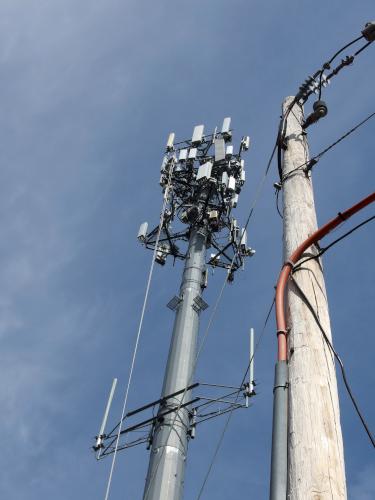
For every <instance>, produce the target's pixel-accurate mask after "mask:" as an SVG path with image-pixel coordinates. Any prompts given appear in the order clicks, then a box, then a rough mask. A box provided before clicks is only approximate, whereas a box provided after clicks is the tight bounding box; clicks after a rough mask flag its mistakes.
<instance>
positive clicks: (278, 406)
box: [270, 361, 288, 500]
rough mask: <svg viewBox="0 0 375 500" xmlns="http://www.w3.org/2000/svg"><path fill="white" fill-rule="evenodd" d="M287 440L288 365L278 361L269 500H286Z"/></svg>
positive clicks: (274, 396) (274, 397)
mask: <svg viewBox="0 0 375 500" xmlns="http://www.w3.org/2000/svg"><path fill="white" fill-rule="evenodd" d="M287 442H288V365H287V362H286V361H278V362H277V363H276V366H275V386H274V388H273V424H272V458H271V487H270V500H286V495H287V464H288V460H287Z"/></svg>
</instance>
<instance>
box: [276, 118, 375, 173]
mask: <svg viewBox="0 0 375 500" xmlns="http://www.w3.org/2000/svg"><path fill="white" fill-rule="evenodd" d="M374 116H375V112H373V113H370V114H369V115H368V116H367V117H366V118H365V119H363V120H362V121H360V122H359V123H357V124H356V125H355V126H354V127H352V128H351V129H350V130H348V131H347V132H345V134H343V135H341V136H340V137H339V138H338V139H337V140H336V141H334V142H333V143H332V144H330V145H329V146H327V147H326V148H324V149H323V150H322V151H320V153H318V154H317V155H315V156H313V157H312V158H310V160H307V161H305V162H304V163H301V164H300V165H298V167H295V168H294V169H292V170H291V171H290V172H288V173H287V174H286V175H285V176H284V177H282V179H281V182H284V181H286V179H288V178H289V177H290V176H291V175H292V174H293V173H295V172H297V171H298V170H301V169H302V168H303V167H307V168H308V170H311V168H312V167H313V166H315V165H316V163H318V161H319V160H320V159H321V158H322V156H324V155H325V154H326V153H328V151H330V150H331V149H332V148H334V147H335V146H337V145H338V144H339V143H340V142H342V141H343V140H344V139H346V138H347V137H349V136H350V135H351V134H353V133H354V132H355V131H356V130H358V129H359V128H360V127H362V126H363V125H364V124H365V123H366V122H368V121H369V120H370V119H371V118H373V117H374Z"/></svg>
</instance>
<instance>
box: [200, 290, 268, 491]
mask: <svg viewBox="0 0 375 500" xmlns="http://www.w3.org/2000/svg"><path fill="white" fill-rule="evenodd" d="M274 305H275V298H274V299H273V301H272V304H271V306H270V308H269V310H268V313H267V316H266V319H265V321H264V324H263V328H262V331H261V333H260V335H259V339H258V341H257V343H256V346H255V349H254V354H253V356H252V357H251V359H250V361H249V363H248V365H247V368H246V371H245V374H244V376H243V378H242V381H241V384H240V385H239V387H243V384H244V382H245V380H246V377H247V374H248V373H249V369H250V365H251V363H252V361H253V359H254V356H255V353H256V352H257V350H258V347H259V345H260V343H261V340H262V338H263V335H264V332H265V330H266V327H267V323H268V320H269V318H270V316H271V312H272V309H273V306H274ZM240 392H241V391H240V390H239V391H238V392H237V395H236V399H235V401H234V404H236V403H237V401H238V397H239V394H240ZM233 411H234V406H233V407H232V408H231V410H230V411H229V414H228V417H227V419H226V421H225V424H224V427H223V429H222V431H221V434H220V436H219V439H218V442H217V445H216V447H215V451H214V454H213V455H212V458H211V461H210V464H209V466H208V469H207V472H206V475H205V477H204V480H203V483H202V485H201V488H200V490H199V493H198V497H197V500H200V498H201V496H202V493H203V490H204V488H205V486H206V484H207V481H208V478H209V476H210V474H211V471H212V468H213V465H214V463H215V460H216V458H217V455H218V453H219V451H220V448H221V445H222V442H223V439H224V436H225V433H226V431H227V429H228V426H229V423H230V420H231V418H232V415H233Z"/></svg>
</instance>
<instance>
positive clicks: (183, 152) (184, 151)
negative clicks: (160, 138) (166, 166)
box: [178, 149, 188, 161]
mask: <svg viewBox="0 0 375 500" xmlns="http://www.w3.org/2000/svg"><path fill="white" fill-rule="evenodd" d="M187 155H188V150H187V149H181V151H180V156H179V157H178V161H185V160H186V158H187Z"/></svg>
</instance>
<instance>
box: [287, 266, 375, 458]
mask: <svg viewBox="0 0 375 500" xmlns="http://www.w3.org/2000/svg"><path fill="white" fill-rule="evenodd" d="M299 269H304V268H299ZM291 279H292V281H293V283H294V285H295V286H296V288H297V290H298V292H299V293H300V294H301V296H302V299H303V301H304V302H305V304H306V305H307V307H308V308H309V310H310V312H311V314H312V316H313V318H314V319H315V322H316V324H317V325H318V327H319V330H320V331H321V333H322V335H323V338H324V340H325V342H326V344H327V345H328V347H329V349H330V350H331V352H332V354H333V355H334V357H335V358H336V360H337V362H338V364H339V365H340V369H341V375H342V379H343V382H344V385H345V388H346V390H347V392H348V394H349V397H350V399H351V401H352V403H353V406H354V408H355V411H356V412H357V415H358V417H359V419H360V421H361V423H362V425H363V428H364V429H365V431H366V433H367V435H368V437H369V439H370V441H371V444H372V446H373V447H374V448H375V439H374V437H373V435H372V433H371V431H370V429H369V427H368V425H367V423H366V420H365V418H364V416H363V415H362V412H361V410H360V409H359V406H358V403H357V401H356V399H355V397H354V395H353V392H352V390H351V387H350V385H349V382H348V380H347V377H346V373H345V369H344V363H343V362H342V360H341V358H340V356H339V355H338V353H337V351H336V350H335V348H334V347H333V345H332V342H331V341H330V339H329V338H328V336H327V333H326V332H325V330H324V328H323V326H322V324H321V322H320V320H319V317H318V315H317V313H316V311H315V309H314V307H313V305H312V304H311V302H310V301H309V299H308V298H307V296H306V294H305V293H304V291H303V290H302V289H301V287H300V286H299V285H298V283H297V281H296V280H295V279H294V277H293V276H291Z"/></svg>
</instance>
